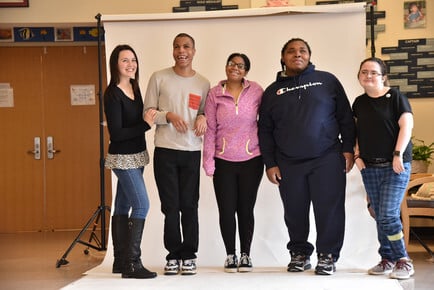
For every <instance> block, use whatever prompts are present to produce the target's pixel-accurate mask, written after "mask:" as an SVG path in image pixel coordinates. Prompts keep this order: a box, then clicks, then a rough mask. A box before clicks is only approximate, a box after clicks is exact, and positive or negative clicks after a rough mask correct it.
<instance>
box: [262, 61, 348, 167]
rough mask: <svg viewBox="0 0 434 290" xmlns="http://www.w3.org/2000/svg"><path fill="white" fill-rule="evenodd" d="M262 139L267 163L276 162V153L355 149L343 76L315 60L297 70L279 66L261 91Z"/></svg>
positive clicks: (305, 155) (312, 154) (292, 155)
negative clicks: (292, 72) (287, 71)
mask: <svg viewBox="0 0 434 290" xmlns="http://www.w3.org/2000/svg"><path fill="white" fill-rule="evenodd" d="M259 144H260V148H261V152H262V155H263V159H264V163H265V166H266V168H270V167H273V166H277V164H276V161H275V157H276V154H277V153H278V154H279V155H281V156H284V157H285V158H286V159H288V160H294V161H299V160H304V159H312V158H316V157H319V156H321V155H322V154H324V153H326V152H329V151H331V150H336V151H340V152H351V153H353V148H354V144H355V124H354V119H353V114H352V111H351V106H350V103H349V101H348V98H347V95H346V93H345V90H344V88H343V87H342V85H341V83H340V82H339V80H338V79H337V78H336V77H335V76H334V75H333V74H331V73H329V72H325V71H318V70H315V66H314V65H313V64H312V63H309V65H308V67H307V68H306V69H305V70H304V71H303V72H302V73H301V74H299V75H297V76H286V75H282V72H279V73H278V75H277V79H276V81H275V82H273V83H272V84H271V85H269V86H268V87H267V89H266V90H265V91H264V94H263V97H262V103H261V107H260V112H259Z"/></svg>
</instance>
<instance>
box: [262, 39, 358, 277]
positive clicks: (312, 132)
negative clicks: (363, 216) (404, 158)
mask: <svg viewBox="0 0 434 290" xmlns="http://www.w3.org/2000/svg"><path fill="white" fill-rule="evenodd" d="M310 58H311V48H310V46H309V44H308V43H307V42H306V41H305V40H303V39H300V38H293V39H290V40H289V41H288V42H287V43H286V44H285V45H284V46H283V48H282V51H281V65H282V71H281V72H279V73H278V74H277V79H276V81H275V82H273V83H272V84H271V85H269V86H268V87H267V88H266V90H265V92H264V95H263V98H262V103H261V107H260V113H259V145H260V148H261V153H262V157H263V160H264V163H265V167H266V173H267V177H268V179H269V180H270V181H271V182H272V183H274V184H276V185H278V186H279V191H280V195H281V199H282V202H283V207H284V218H285V224H286V227H287V229H288V234H289V239H290V240H289V242H288V243H287V248H288V250H289V252H290V255H291V261H290V263H289V264H288V267H287V271H288V272H302V271H304V270H307V269H310V268H311V263H310V256H311V255H312V253H313V251H314V246H313V245H312V244H311V243H309V242H308V240H307V239H308V236H309V227H310V225H309V211H310V205H311V204H312V206H313V211H314V215H315V224H316V232H317V238H316V252H317V256H318V264H317V266H316V268H315V273H316V274H318V275H332V274H333V273H334V272H335V271H336V266H335V263H336V261H337V260H338V259H339V255H340V250H341V248H342V244H343V239H344V231H345V187H346V173H348V172H349V171H350V170H351V168H352V167H353V165H354V159H353V157H354V144H355V124H354V119H353V115H352V111H351V106H350V103H349V101H348V98H347V95H346V93H345V90H344V88H343V86H342V85H341V83H340V82H339V80H338V79H337V78H336V77H335V76H334V75H333V74H331V73H329V72H325V71H319V70H316V69H315V66H314V65H313V64H312V63H311V61H310Z"/></svg>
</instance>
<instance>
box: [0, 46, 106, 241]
mask: <svg viewBox="0 0 434 290" xmlns="http://www.w3.org/2000/svg"><path fill="white" fill-rule="evenodd" d="M0 59H1V62H0V84H1V86H2V88H4V87H5V86H7V85H9V86H10V87H11V88H12V89H13V97H12V101H13V106H5V105H4V104H5V103H7V101H9V102H10V101H11V98H10V97H8V96H5V94H4V91H3V94H2V96H1V97H2V101H0V104H2V106H0V213H1V217H2V219H1V222H0V233H8V232H20V231H52V230H69V229H81V228H82V227H83V226H84V224H85V223H86V221H87V220H88V219H89V218H90V217H91V215H92V214H93V213H94V212H95V211H96V209H97V208H98V206H99V205H100V199H101V198H100V197H101V192H102V191H105V204H107V205H110V204H111V181H110V171H109V170H104V176H105V190H101V186H100V180H101V178H100V155H101V154H100V148H101V147H100V134H99V131H100V120H99V119H100V117H99V97H98V92H99V73H98V48H97V46H53V47H0ZM102 59H104V56H103V57H102ZM101 75H102V77H103V80H102V83H103V85H104V86H105V84H106V83H107V82H106V73H105V64H104V62H103V72H102V74H101ZM5 84H6V85H5ZM71 85H94V86H95V103H94V104H89V103H87V104H82V105H72V102H71ZM5 101H6V102H5ZM103 140H104V144H107V142H108V138H107V132H106V130H105V129H104V138H103ZM104 147H107V146H106V145H105V146H104ZM104 151H105V149H104ZM106 215H108V213H106Z"/></svg>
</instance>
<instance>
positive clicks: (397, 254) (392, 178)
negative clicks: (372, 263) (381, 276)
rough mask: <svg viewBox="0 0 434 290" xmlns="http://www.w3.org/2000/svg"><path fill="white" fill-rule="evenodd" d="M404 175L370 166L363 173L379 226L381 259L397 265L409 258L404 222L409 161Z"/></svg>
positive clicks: (405, 164)
mask: <svg viewBox="0 0 434 290" xmlns="http://www.w3.org/2000/svg"><path fill="white" fill-rule="evenodd" d="M404 168H405V172H403V173H401V174H396V173H395V172H394V171H393V168H392V167H391V166H389V167H382V168H376V167H367V168H365V169H363V170H362V171H361V174H362V178H363V183H364V185H365V189H366V192H367V194H368V197H369V200H370V203H371V207H372V209H373V210H374V212H375V216H376V218H375V220H376V223H377V234H378V241H379V242H380V248H379V251H378V253H379V254H380V256H381V258H382V259H387V260H389V261H392V262H395V261H397V260H399V259H400V258H403V257H408V254H407V251H406V249H405V243H404V235H403V234H402V223H401V211H400V208H401V202H402V200H403V197H404V193H405V190H406V188H407V185H408V181H409V178H410V170H411V165H410V162H405V163H404Z"/></svg>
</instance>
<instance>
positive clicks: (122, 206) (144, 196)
mask: <svg viewBox="0 0 434 290" xmlns="http://www.w3.org/2000/svg"><path fill="white" fill-rule="evenodd" d="M143 170H144V168H143V167H141V168H135V169H126V170H123V169H113V172H114V173H115V174H116V176H117V178H118V183H117V187H116V198H115V204H114V207H115V209H114V213H113V215H128V214H129V212H130V209H131V215H130V218H136V219H145V218H146V216H147V214H148V211H149V198H148V192H147V191H146V186H145V180H144V178H143Z"/></svg>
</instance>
